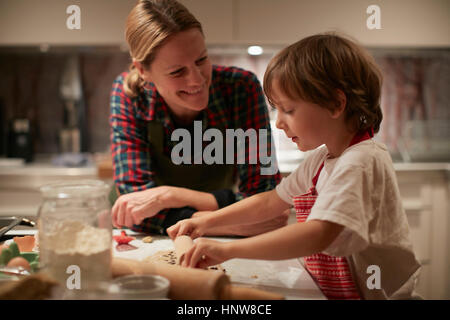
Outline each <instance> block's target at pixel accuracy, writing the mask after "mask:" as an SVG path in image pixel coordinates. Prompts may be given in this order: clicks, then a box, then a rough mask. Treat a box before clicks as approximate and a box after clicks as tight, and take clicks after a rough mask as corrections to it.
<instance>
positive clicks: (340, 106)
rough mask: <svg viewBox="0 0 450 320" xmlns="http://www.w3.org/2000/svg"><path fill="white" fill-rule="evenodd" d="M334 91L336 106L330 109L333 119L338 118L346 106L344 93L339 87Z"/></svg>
mask: <svg viewBox="0 0 450 320" xmlns="http://www.w3.org/2000/svg"><path fill="white" fill-rule="evenodd" d="M336 93H337V101H336V106H335V108H333V109H332V110H330V112H331V117H332V118H333V119H337V118H339V117H340V116H341V115H342V114H343V113H344V111H345V107H346V106H347V96H346V95H345V93H344V92H343V91H342V90H340V89H336Z"/></svg>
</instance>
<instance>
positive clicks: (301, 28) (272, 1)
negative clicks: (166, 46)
mask: <svg viewBox="0 0 450 320" xmlns="http://www.w3.org/2000/svg"><path fill="white" fill-rule="evenodd" d="M235 4H236V9H235V10H236V12H237V16H236V17H235V19H236V24H237V33H236V34H237V37H236V39H235V41H236V42H239V43H258V44H282V45H285V44H289V43H293V42H295V41H298V40H299V39H301V38H303V37H306V36H309V35H312V34H315V33H319V32H325V31H340V32H344V33H346V34H348V35H350V36H351V37H353V38H355V39H356V40H358V41H360V42H361V43H362V44H363V45H365V46H389V47H403V46H410V47H417V46H431V47H434V46H442V47H448V46H449V44H450V31H449V30H450V23H449V21H450V2H449V1H447V0H431V1H422V0H396V1H387V0H339V1H330V0H315V1H299V0H282V1H279V0H238V1H236V2H235ZM370 5H378V6H379V8H380V13H381V14H380V21H381V29H379V30H378V29H374V30H369V29H368V28H367V24H366V21H367V18H368V17H369V16H371V14H368V13H366V10H367V8H368V7H369V6H370Z"/></svg>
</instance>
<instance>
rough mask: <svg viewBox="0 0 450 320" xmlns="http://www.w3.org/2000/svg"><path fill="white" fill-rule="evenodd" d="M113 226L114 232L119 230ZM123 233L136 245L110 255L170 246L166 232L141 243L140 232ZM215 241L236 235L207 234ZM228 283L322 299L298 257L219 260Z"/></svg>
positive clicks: (133, 255)
mask: <svg viewBox="0 0 450 320" xmlns="http://www.w3.org/2000/svg"><path fill="white" fill-rule="evenodd" d="M119 233H120V231H119V230H114V234H119ZM127 234H129V235H133V236H135V237H136V240H133V241H131V242H130V244H132V245H134V246H136V247H137V248H138V249H135V250H131V251H125V252H118V251H116V250H115V248H114V249H113V250H114V256H117V257H121V258H128V259H134V260H143V259H145V258H147V257H149V256H152V255H153V254H155V253H156V252H158V251H161V250H174V245H173V242H172V240H170V238H169V237H167V236H153V235H152V237H153V242H152V243H143V242H142V241H141V240H140V239H142V236H143V235H142V234H137V233H134V232H133V231H129V230H127ZM210 239H213V240H217V241H234V240H236V238H228V237H210ZM221 265H222V267H223V268H224V269H225V270H226V274H227V275H228V276H229V277H230V280H231V282H232V283H234V284H236V285H241V286H245V287H251V288H256V289H262V290H266V291H270V292H275V293H279V294H281V295H283V296H285V297H286V299H289V300H291V299H293V300H307V299H314V300H319V299H325V296H324V295H323V294H322V292H321V291H320V290H319V288H318V287H317V285H316V284H315V282H314V281H313V279H312V278H311V276H310V275H309V274H308V272H307V271H306V270H305V269H304V267H303V266H302V264H301V262H300V260H299V259H289V260H280V261H272V260H252V259H232V260H228V261H226V262H224V263H222V264H221Z"/></svg>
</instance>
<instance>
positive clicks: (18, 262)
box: [6, 257, 31, 271]
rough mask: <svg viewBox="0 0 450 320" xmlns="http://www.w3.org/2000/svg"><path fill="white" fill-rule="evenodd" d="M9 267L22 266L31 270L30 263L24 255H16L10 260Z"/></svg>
mask: <svg viewBox="0 0 450 320" xmlns="http://www.w3.org/2000/svg"><path fill="white" fill-rule="evenodd" d="M6 266H7V267H22V268H24V269H25V270H27V271H30V270H31V268H30V263H29V262H28V261H27V260H26V259H25V258H22V257H15V258H12V259H11V260H9V262H8V264H7V265H6Z"/></svg>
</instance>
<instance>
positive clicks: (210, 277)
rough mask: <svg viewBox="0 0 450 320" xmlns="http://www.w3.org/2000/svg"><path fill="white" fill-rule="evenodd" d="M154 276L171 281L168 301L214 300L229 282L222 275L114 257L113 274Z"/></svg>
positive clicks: (115, 275) (227, 278) (116, 275)
mask: <svg viewBox="0 0 450 320" xmlns="http://www.w3.org/2000/svg"><path fill="white" fill-rule="evenodd" d="M129 274H138V275H139V274H156V275H160V276H163V277H165V278H167V279H168V280H169V281H170V289H169V298H170V299H175V300H178V299H182V300H197V299H200V300H216V299H219V297H220V293H221V292H222V290H223V288H224V287H225V286H226V285H228V284H230V279H229V277H228V276H227V275H225V274H224V273H222V272H210V271H206V270H201V269H192V268H183V267H180V266H176V265H167V264H164V263H158V262H144V261H137V260H130V259H124V258H113V261H112V275H113V277H120V276H124V275H129Z"/></svg>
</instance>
